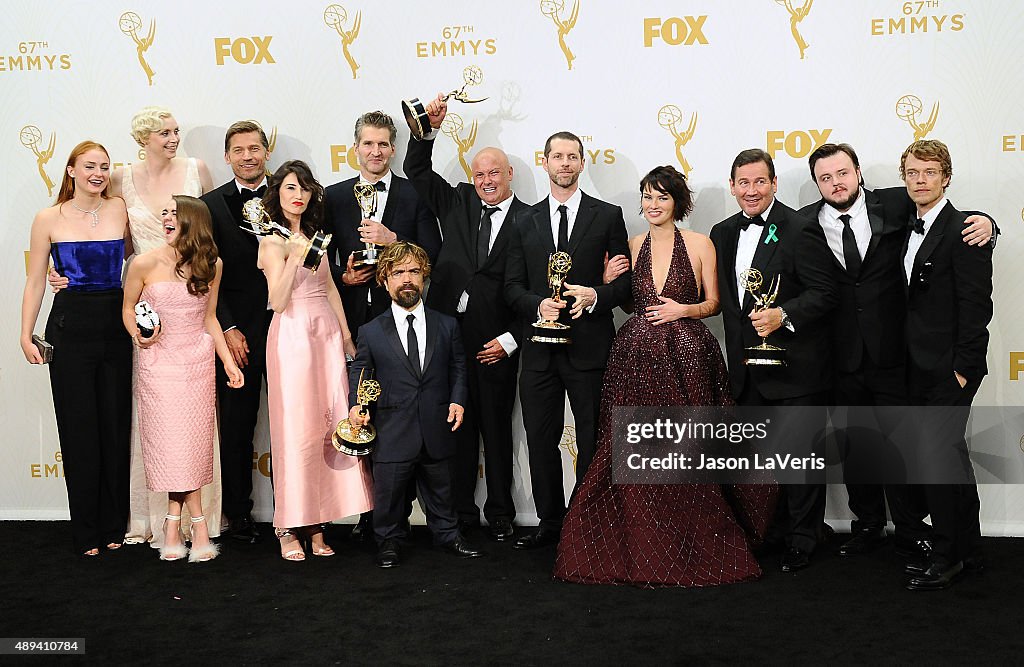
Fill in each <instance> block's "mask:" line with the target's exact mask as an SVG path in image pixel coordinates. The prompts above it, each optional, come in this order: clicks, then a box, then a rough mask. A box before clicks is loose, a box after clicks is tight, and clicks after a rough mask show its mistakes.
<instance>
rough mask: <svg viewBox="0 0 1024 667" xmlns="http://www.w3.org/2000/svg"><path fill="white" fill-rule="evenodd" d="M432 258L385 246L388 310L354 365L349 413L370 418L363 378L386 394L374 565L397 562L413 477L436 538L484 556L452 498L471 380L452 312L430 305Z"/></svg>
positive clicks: (382, 273) (402, 245) (377, 407)
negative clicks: (464, 531)
mask: <svg viewBox="0 0 1024 667" xmlns="http://www.w3.org/2000/svg"><path fill="white" fill-rule="evenodd" d="M429 276H430V262H429V260H428V258H427V253H426V251H425V250H423V248H420V247H419V246H417V245H414V244H412V243H408V242H405V241H397V242H395V243H392V244H391V245H389V246H388V247H387V249H386V250H385V251H384V252H383V253H382V254H381V256H380V260H379V262H378V264H377V282H378V283H380V284H382V285H386V287H387V290H388V293H389V294H390V295H391V298H392V299H393V302H392V304H391V307H390V308H389V309H388V310H386V311H385V312H383V313H381V314H380V315H379V316H378V317H376V318H375V319H373V320H370V321H369V322H367V323H366V325H365V326H364V334H363V335H361V336H359V344H358V347H357V350H356V358H355V361H353V362H352V364H351V365H350V366H349V404H350V405H352V409H351V411H350V412H349V419H350V420H351V422H352V423H353V424H355V425H357V426H362V425H365V424H366V423H369V420H370V417H369V414H367V415H361V414H360V406H359V405H358V404H357V395H358V394H357V391H358V387H359V381H360V377H361V376H363V377H373V378H374V379H376V380H377V382H379V383H380V386H381V394H380V397H379V398H378V399H377V401H376V403H375V404H374V408H373V412H374V417H373V422H374V424H375V425H376V427H377V447H376V450H375V451H374V452H373V480H374V489H373V503H374V510H373V532H374V535H375V537H376V539H377V544H378V551H377V565H378V566H379V567H384V568H388V567H395V566H396V565H398V564H399V552H398V542H399V540H400V539H401V538H403V537H404V536H405V535H404V532H405V527H404V525H403V523H404V519H405V517H406V506H407V505H406V501H407V490H408V486H409V481H410V480H412V479H414V478H415V480H416V490H417V493H418V495H419V497H420V500H421V501H422V502H423V505H424V509H425V510H426V514H427V526H428V527H429V528H430V532H431V533H432V534H433V536H434V543H435V544H436V545H438V546H440V547H442V548H443V549H445V550H446V551H448V552H450V553H452V554H454V555H456V556H459V557H460V558H476V557H478V556H482V555H483V554H482V553H481V552H480V551H477V550H475V549H473V548H472V547H470V546H469V545H468V544H467V543H466V542H465V541H464V540H463V538H462V536H461V535H460V533H459V529H458V520H457V519H456V515H455V504H454V501H453V498H452V484H453V481H454V471H453V468H454V465H453V464H454V457H455V450H456V446H455V436H454V434H453V433H454V432H455V431H457V430H458V428H459V426H461V425H462V419H463V415H464V414H465V408H464V406H465V405H466V399H467V395H466V394H467V391H468V389H467V385H466V361H465V356H464V352H463V350H462V337H461V335H460V334H459V326H458V323H457V322H456V321H455V319H454V318H452V317H449V316H447V315H442V314H441V313H439V312H437V311H435V310H430V309H427V308H426V307H424V305H423V301H422V300H421V296H422V293H423V283H424V281H425V280H426V279H427V278H428V277H429Z"/></svg>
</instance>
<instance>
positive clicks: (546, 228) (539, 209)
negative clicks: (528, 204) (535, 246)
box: [533, 197, 555, 255]
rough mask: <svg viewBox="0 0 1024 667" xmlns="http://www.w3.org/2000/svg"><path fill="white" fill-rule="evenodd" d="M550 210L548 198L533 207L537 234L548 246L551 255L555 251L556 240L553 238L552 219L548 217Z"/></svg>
mask: <svg viewBox="0 0 1024 667" xmlns="http://www.w3.org/2000/svg"><path fill="white" fill-rule="evenodd" d="M550 210H551V208H550V206H549V205H548V200H547V197H545V198H544V199H541V200H540V202H538V203H537V205H536V206H534V207H533V224H534V226H535V227H536V228H537V234H539V235H540V238H541V240H542V241H544V244H545V245H546V246H547V251H548V254H549V255H550V254H551V253H553V252H554V251H555V239H554V238H552V236H551V217H550V215H548V213H549V211H550Z"/></svg>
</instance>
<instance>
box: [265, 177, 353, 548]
mask: <svg viewBox="0 0 1024 667" xmlns="http://www.w3.org/2000/svg"><path fill="white" fill-rule="evenodd" d="M323 192H324V189H323V186H321V185H320V184H319V183H317V181H316V179H315V178H314V177H313V174H312V172H311V171H310V169H309V167H308V166H307V165H306V163H304V162H301V161H299V160H292V161H290V162H286V163H284V164H283V165H281V167H280V168H279V169H278V170H277V171H276V172H275V173H274V175H273V176H272V177H271V178H270V182H269V184H268V187H267V193H266V195H265V196H264V197H263V205H264V208H265V209H266V211H267V213H268V214H269V215H270V218H271V219H272V220H274V221H275V222H278V223H280V224H282V225H283V226H285V227H288V228H289V229H291V231H292V237H291V238H290V239H289V240H287V241H285V240H284V239H282V238H281V237H280V236H276V235H274V236H265V237H263V239H261V241H260V251H259V260H258V263H259V267H260V268H261V269H262V270H263V272H264V273H265V274H266V276H267V286H268V287H269V290H270V306H271V307H272V308H273V309H274V319H273V321H272V322H271V324H270V333H269V335H268V338H267V403H268V404H269V407H270V451H271V462H272V465H271V467H272V470H273V476H274V532H275V534H276V535H277V537H278V539H279V540H280V542H281V557H282V558H284V559H285V560H289V561H301V560H305V558H306V555H305V552H304V550H303V549H302V545H301V542H300V539H301V538H308V539H309V542H310V550H311V552H312V554H313V555H314V556H333V555H334V551H333V550H332V549H331V547H330V546H328V545H327V544H326V543H325V542H324V524H325V523H329V522H331V521H334V520H335V519H340V518H342V517H346V516H351V515H353V514H360V513H362V512H365V511H367V510H369V509H370V508H371V507H372V505H373V502H372V498H373V493H372V490H371V480H370V476H369V471H368V469H367V466H366V463H365V462H364V461H363V460H361V459H359V458H356V457H352V456H348V455H346V454H342V453H340V452H338V451H337V450H336V449H334V446H333V445H332V444H331V435H332V434H333V433H334V430H335V428H336V427H337V425H338V422H339V421H340V420H342V419H344V418H345V417H346V416H348V379H347V374H346V370H345V354H350V355H355V344H354V343H353V342H352V335H351V334H350V333H349V328H348V323H347V322H346V321H345V312H344V311H343V310H342V306H341V297H340V296H339V295H338V289H337V287H335V285H334V281H333V280H332V279H331V272H330V267H329V266H328V262H327V261H322V262H321V265H320V270H319V271H311V270H310V269H307V268H305V267H304V266H303V255H304V251H305V248H306V245H307V243H308V241H307V239H308V238H310V237H312V235H313V234H314V233H315V232H316V231H317V228H318V226H319V223H320V220H321V217H322V214H323Z"/></svg>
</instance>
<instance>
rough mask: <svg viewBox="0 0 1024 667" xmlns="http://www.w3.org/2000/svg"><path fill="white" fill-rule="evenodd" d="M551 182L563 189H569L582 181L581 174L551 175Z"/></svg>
mask: <svg viewBox="0 0 1024 667" xmlns="http://www.w3.org/2000/svg"><path fill="white" fill-rule="evenodd" d="M550 176H551V182H552V183H554V184H555V185H557V186H558V187H561V188H568V187H571V186H573V185H575V184H576V182H577V181H579V180H580V174H579V172H576V173H573V174H559V173H556V174H550Z"/></svg>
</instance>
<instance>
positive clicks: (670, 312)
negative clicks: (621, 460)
mask: <svg viewBox="0 0 1024 667" xmlns="http://www.w3.org/2000/svg"><path fill="white" fill-rule="evenodd" d="M640 192H641V209H642V212H643V214H644V218H646V219H647V221H648V223H649V225H650V231H649V232H648V233H647V234H642V235H640V236H637V237H634V238H633V239H631V240H630V251H631V254H632V260H633V304H634V313H633V316H632V317H630V318H629V319H628V320H627V321H626V322H625V323H624V324H623V325H622V327H621V328H620V329H619V332H618V334H617V335H616V338H615V342H614V344H613V345H612V350H611V353H610V354H609V357H608V368H607V370H606V372H605V375H604V387H603V389H602V394H601V412H600V416H599V426H598V450H597V454H596V456H595V458H594V461H593V463H591V465H590V467H589V468H588V469H587V474H586V476H585V477H584V479H583V481H582V483H581V484H580V485H579V487H578V488H577V490H576V493H575V496H574V498H573V501H572V504H571V505H570V507H569V512H568V514H567V515H566V517H565V521H564V523H563V527H562V535H561V541H560V542H559V545H558V557H557V560H556V562H555V571H554V576H555V577H556V578H558V579H564V580H566V581H575V582H580V583H608V584H635V585H640V586H662V585H671V586H714V585H718V584H725V583H732V582H738V581H745V580H749V579H756V578H757V577H759V576H760V574H761V569H760V567H759V566H758V564H757V560H756V559H755V558H754V556H753V555H752V553H751V546H753V545H756V544H758V543H759V542H760V540H761V539H762V538H763V536H764V532H765V530H767V527H768V523H769V520H770V518H771V516H772V513H773V510H774V505H775V498H776V494H777V489H776V488H775V487H774V486H771V485H751V486H723V485H718V484H674V485H668V484H650V485H613V484H612V408H614V407H616V406H687V405H694V406H700V405H712V406H714V405H732V398H731V396H730V394H729V376H728V374H727V371H726V368H725V361H724V360H723V359H722V352H721V348H720V347H719V344H718V341H717V339H716V338H715V337H714V335H713V334H712V333H711V332H710V331H709V330H708V328H707V326H705V325H704V323H703V322H701V321H700V320H701V318H704V317H709V316H711V315H714V314H716V313H717V312H718V286H717V280H716V273H715V271H716V269H715V251H714V247H713V246H712V245H711V241H710V240H709V239H708V238H707V237H706V236H704V235H702V234H697V233H695V232H691V231H688V230H679V229H677V228H676V225H675V223H676V221H678V220H682V219H683V217H685V216H686V215H687V214H688V213H689V212H690V208H691V207H692V198H691V192H690V189H689V187H688V186H687V184H686V180H685V178H684V177H683V175H682V174H680V173H679V172H678V171H676V170H675V169H673V168H672V167H657V168H655V169H654V170H652V171H651V172H650V173H649V174H647V176H645V177H644V179H643V180H642V181H641V182H640Z"/></svg>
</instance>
